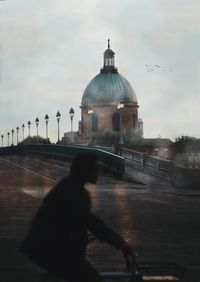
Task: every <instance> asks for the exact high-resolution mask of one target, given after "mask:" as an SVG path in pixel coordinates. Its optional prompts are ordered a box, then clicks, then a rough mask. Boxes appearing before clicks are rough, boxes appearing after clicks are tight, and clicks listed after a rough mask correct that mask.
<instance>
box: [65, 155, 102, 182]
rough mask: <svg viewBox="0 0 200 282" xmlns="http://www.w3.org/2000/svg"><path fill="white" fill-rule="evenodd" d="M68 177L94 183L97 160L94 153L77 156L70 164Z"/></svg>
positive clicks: (96, 172)
mask: <svg viewBox="0 0 200 282" xmlns="http://www.w3.org/2000/svg"><path fill="white" fill-rule="evenodd" d="M70 175H71V176H72V177H75V178H76V179H77V180H78V181H81V182H84V183H86V182H89V183H94V184H95V183H96V182H97V179H98V158H97V154H96V153H94V152H88V153H82V154H79V155H77V156H76V157H75V158H74V159H73V160H72V164H71V171H70Z"/></svg>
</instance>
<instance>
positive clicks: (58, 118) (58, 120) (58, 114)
mask: <svg viewBox="0 0 200 282" xmlns="http://www.w3.org/2000/svg"><path fill="white" fill-rule="evenodd" d="M60 117H61V114H60V112H59V111H57V114H56V119H57V122H58V142H57V143H59V142H60V126H59V125H60V124H59V123H60Z"/></svg>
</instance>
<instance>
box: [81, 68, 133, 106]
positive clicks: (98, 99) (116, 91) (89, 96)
mask: <svg viewBox="0 0 200 282" xmlns="http://www.w3.org/2000/svg"><path fill="white" fill-rule="evenodd" d="M119 100H124V102H125V103H137V97H136V94H135V92H134V90H133V88H132V86H131V84H130V83H129V82H128V80H127V79H125V78H124V77H123V76H122V75H120V74H119V73H118V72H101V73H100V74H98V75H96V76H95V77H94V78H93V79H92V80H91V81H90V83H89V84H88V85H87V87H86V89H85V91H84V93H83V96H82V103H81V104H82V106H83V107H84V106H91V105H103V104H110V105H116V104H117V102H118V101H119Z"/></svg>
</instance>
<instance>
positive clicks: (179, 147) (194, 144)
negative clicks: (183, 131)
mask: <svg viewBox="0 0 200 282" xmlns="http://www.w3.org/2000/svg"><path fill="white" fill-rule="evenodd" d="M174 148H175V152H177V153H183V152H200V139H199V138H196V137H192V136H180V137H177V138H176V139H175V142H174Z"/></svg>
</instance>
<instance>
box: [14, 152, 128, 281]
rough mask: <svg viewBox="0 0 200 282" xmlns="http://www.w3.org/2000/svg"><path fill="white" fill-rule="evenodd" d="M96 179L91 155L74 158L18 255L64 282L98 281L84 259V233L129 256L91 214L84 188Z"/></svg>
mask: <svg viewBox="0 0 200 282" xmlns="http://www.w3.org/2000/svg"><path fill="white" fill-rule="evenodd" d="M97 179H98V159H97V155H96V154H95V153H93V152H91V153H87V154H80V155H78V156H77V157H76V158H74V160H73V161H72V165H71V170H70V174H69V176H67V177H65V178H63V179H62V180H61V181H60V182H59V183H58V184H56V186H55V187H54V188H53V189H52V190H51V191H50V192H49V193H48V194H47V195H46V197H45V198H44V200H43V202H42V205H41V207H40V208H39V210H38V212H37V213H36V215H35V217H34V219H33V222H32V224H31V227H30V230H29V232H28V234H27V236H26V237H25V239H24V241H23V242H22V244H21V248H20V250H21V252H22V253H24V254H25V255H26V256H28V257H29V259H30V260H31V261H32V262H34V263H35V264H37V265H39V266H40V267H42V268H43V269H45V270H47V272H49V273H52V274H54V275H56V276H58V277H60V278H62V279H64V280H66V281H71V282H84V281H86V282H99V281H102V280H101V277H100V275H99V273H98V271H97V270H96V269H95V268H94V267H93V266H92V265H91V264H90V263H89V262H88V261H87V260H86V258H85V254H86V247H87V244H88V241H89V238H88V231H90V232H91V233H92V234H94V236H95V237H96V238H98V239H100V240H101V241H104V242H107V243H109V244H111V245H113V246H114V247H115V248H117V249H120V250H122V251H123V252H125V253H127V254H131V253H132V249H131V246H129V244H128V243H127V242H126V241H125V240H124V239H123V238H122V237H121V236H120V235H118V234H117V233H116V232H115V231H113V230H112V229H111V228H110V227H109V226H107V225H106V224H105V223H104V222H103V221H102V220H101V219H100V218H98V217H97V216H95V215H94V214H92V213H91V204H90V196H89V192H88V191H87V190H86V189H85V187H84V185H85V184H86V183H94V184H95V183H96V182H97Z"/></svg>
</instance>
